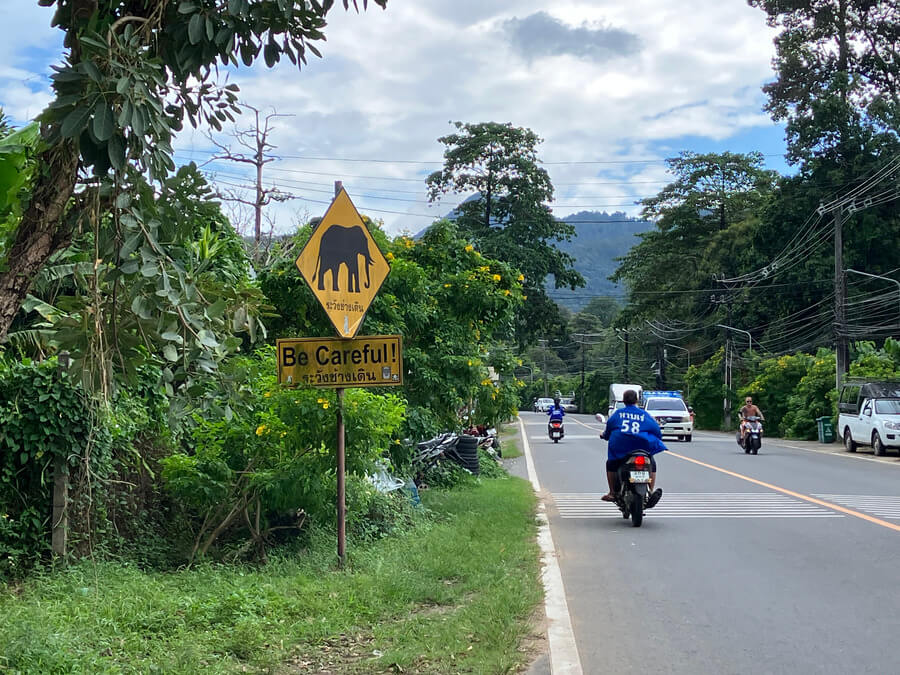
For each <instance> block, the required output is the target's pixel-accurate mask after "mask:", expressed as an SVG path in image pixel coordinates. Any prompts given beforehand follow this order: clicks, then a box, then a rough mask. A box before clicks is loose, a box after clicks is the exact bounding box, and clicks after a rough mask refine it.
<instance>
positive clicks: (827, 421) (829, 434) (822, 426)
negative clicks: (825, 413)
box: [816, 417, 834, 443]
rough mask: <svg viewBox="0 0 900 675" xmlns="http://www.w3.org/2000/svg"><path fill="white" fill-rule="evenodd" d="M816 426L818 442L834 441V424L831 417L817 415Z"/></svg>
mask: <svg viewBox="0 0 900 675" xmlns="http://www.w3.org/2000/svg"><path fill="white" fill-rule="evenodd" d="M816 426H817V427H818V429H819V443H834V424H833V423H832V421H831V417H817V418H816Z"/></svg>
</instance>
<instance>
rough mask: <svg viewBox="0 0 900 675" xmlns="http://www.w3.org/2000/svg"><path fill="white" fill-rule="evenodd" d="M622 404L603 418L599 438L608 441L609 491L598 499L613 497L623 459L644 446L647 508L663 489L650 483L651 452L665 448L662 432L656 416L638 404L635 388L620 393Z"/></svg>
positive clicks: (653, 481) (653, 476)
mask: <svg viewBox="0 0 900 675" xmlns="http://www.w3.org/2000/svg"><path fill="white" fill-rule="evenodd" d="M622 402H623V403H624V404H625V407H624V408H620V409H619V410H616V412H614V413H613V414H612V415H610V416H609V419H608V420H606V430H605V431H604V432H603V434H602V435H601V438H603V439H604V440H607V441H609V443H608V445H607V460H606V481H607V483H608V484H609V493H608V494H605V495H603V497H602V498H601V499H603V501H606V502H614V501H615V496H614V495H615V489H616V488H615V485H616V476H617V474H618V471H619V467H621V466H622V464H624V463H625V459H626V458H627V457H628V455H630V454H631V453H632V452H634V451H635V450H645V451H647V452H648V453H650V492H651V494H650V498H649V500H648V501H647V508H648V509H649V508H651V507H653V506H656V503H657V502H658V501H659V500H660V498H661V497H662V490H661V489H656V490H654V489H653V487H654V485H655V484H656V460H655V459H654V458H653V455H655V454H657V453H659V452H663V451H664V450H667V449H668V448H666V446H665V445H664V444H663V442H662V432H661V431H660V429H659V425H658V424H657V423H656V420H655V419H653V417H652V416H651V415H649V414H648V413H647V412H646V411H645V410H641V409H640V408H638V406H637V392H636V391H634V390H633V389H629V390H628V391H626V392H625V393H624V394H622Z"/></svg>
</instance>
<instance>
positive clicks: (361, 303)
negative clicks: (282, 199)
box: [297, 188, 391, 338]
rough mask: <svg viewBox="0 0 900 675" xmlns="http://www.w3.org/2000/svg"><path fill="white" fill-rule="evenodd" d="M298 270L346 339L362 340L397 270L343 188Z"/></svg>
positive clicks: (307, 249)
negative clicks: (386, 282) (359, 337)
mask: <svg viewBox="0 0 900 675" xmlns="http://www.w3.org/2000/svg"><path fill="white" fill-rule="evenodd" d="M297 268H298V269H299V270H300V274H301V275H303V279H304V280H305V281H306V283H307V284H308V285H309V287H310V288H311V289H312V292H313V294H314V295H315V296H316V298H317V299H318V300H319V302H320V303H321V305H322V307H323V308H324V309H325V313H326V314H328V318H329V319H331V323H333V324H334V327H335V328H336V329H337V332H338V335H340V336H341V337H345V338H352V337H354V336H355V335H356V333H357V331H358V330H359V327H360V325H362V320H363V317H365V315H366V311H367V310H368V309H369V305H370V304H372V300H373V299H374V298H375V294H376V293H377V292H378V289H379V288H381V284H383V283H384V280H385V279H386V278H387V275H388V272H390V271H391V268H390V265H388V261H387V260H385V258H384V255H382V253H381V251H380V250H379V248H378V245H377V244H376V243H375V240H374V239H373V238H372V235H371V233H370V232H369V230H368V229H367V228H366V225H365V223H363V219H362V218H361V217H360V215H359V212H358V211H357V210H356V207H355V206H353V202H351V201H350V197H349V195H348V194H347V192H346V190H344V189H343V188H341V191H340V192H339V193H338V195H337V197H335V198H334V201H333V202H331V206H329V207H328V211H326V212H325V216H324V217H323V218H322V220H321V222H320V223H319V224H318V225H317V226H316V228H315V230H313V233H312V236H311V237H310V238H309V241H308V242H307V243H306V246H304V247H303V250H302V251H301V252H300V256H299V257H298V258H297Z"/></svg>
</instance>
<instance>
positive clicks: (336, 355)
mask: <svg viewBox="0 0 900 675" xmlns="http://www.w3.org/2000/svg"><path fill="white" fill-rule="evenodd" d="M402 346H403V345H402V341H401V337H400V336H399V335H370V336H367V337H356V338H352V339H340V338H284V339H281V340H278V347H277V348H278V382H279V384H286V385H299V384H302V385H308V386H313V387H387V386H392V385H400V384H403V350H402Z"/></svg>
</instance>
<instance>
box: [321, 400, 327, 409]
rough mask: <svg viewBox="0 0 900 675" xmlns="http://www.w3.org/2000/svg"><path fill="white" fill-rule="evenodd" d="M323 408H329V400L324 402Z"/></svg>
mask: <svg viewBox="0 0 900 675" xmlns="http://www.w3.org/2000/svg"><path fill="white" fill-rule="evenodd" d="M322 410H328V401H325V403H323V404H322Z"/></svg>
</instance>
